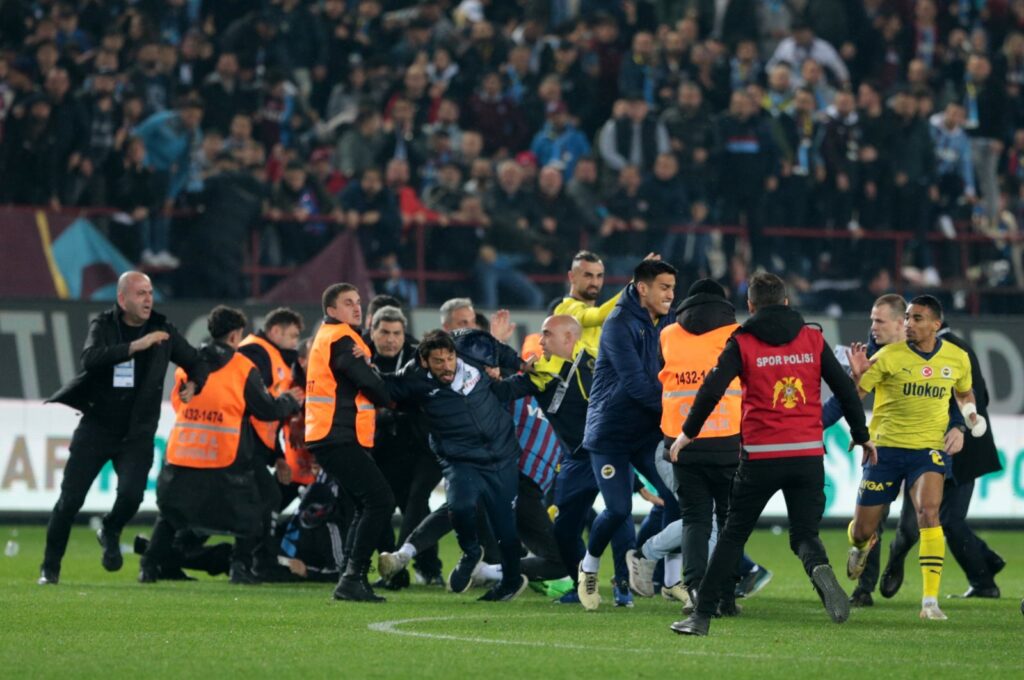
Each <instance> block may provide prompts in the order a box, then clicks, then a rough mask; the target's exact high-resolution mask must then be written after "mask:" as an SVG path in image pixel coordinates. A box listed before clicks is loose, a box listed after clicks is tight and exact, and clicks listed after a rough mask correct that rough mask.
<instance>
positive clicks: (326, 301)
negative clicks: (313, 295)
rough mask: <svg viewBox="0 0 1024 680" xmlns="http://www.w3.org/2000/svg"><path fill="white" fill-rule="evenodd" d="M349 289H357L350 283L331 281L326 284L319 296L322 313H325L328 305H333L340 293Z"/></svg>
mask: <svg viewBox="0 0 1024 680" xmlns="http://www.w3.org/2000/svg"><path fill="white" fill-rule="evenodd" d="M351 290H355V291H358V290H359V289H358V288H356V287H355V286H353V285H352V284H351V283H332V284H331V285H329V286H327V288H326V289H325V290H324V294H323V295H322V296H321V297H320V304H321V305H322V306H323V309H324V314H326V313H327V308H328V307H333V306H334V303H335V301H337V299H338V296H339V295H341V294H342V293H347V292H349V291H351Z"/></svg>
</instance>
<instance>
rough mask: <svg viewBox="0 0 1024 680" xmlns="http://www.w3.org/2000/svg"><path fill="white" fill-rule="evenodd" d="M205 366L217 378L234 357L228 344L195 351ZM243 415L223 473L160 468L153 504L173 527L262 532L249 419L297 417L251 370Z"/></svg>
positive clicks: (286, 398)
mask: <svg viewBox="0 0 1024 680" xmlns="http://www.w3.org/2000/svg"><path fill="white" fill-rule="evenodd" d="M199 353H200V355H201V356H202V359H203V362H204V363H205V365H207V366H209V367H210V369H211V371H212V372H213V373H214V374H216V372H217V371H219V370H220V369H222V368H223V367H224V366H225V365H227V363H228V362H229V361H230V360H231V358H232V357H233V356H234V355H235V350H233V349H232V348H231V347H228V346H227V345H223V344H220V343H214V344H211V345H205V346H203V347H202V348H201V349H200V350H199ZM243 394H244V397H245V413H244V415H243V418H242V432H241V437H240V438H239V441H238V455H237V456H236V457H235V461H234V462H233V463H232V464H231V465H229V466H228V467H226V468H215V469H205V468H202V469H201V468H190V467H183V466H179V465H171V464H168V465H165V466H164V468H163V470H161V471H160V478H159V480H158V482H157V505H158V507H159V508H160V512H161V514H163V515H164V516H166V517H168V518H169V519H170V521H171V522H172V523H173V524H174V525H175V527H176V528H184V527H185V526H187V527H191V528H196V529H206V530H210V531H213V532H218V533H230V534H236V535H243V536H254V535H257V534H258V533H259V531H260V528H261V525H262V524H261V523H262V516H263V502H262V500H261V497H260V493H259V488H258V487H257V485H256V478H255V473H254V469H255V467H256V465H261V464H262V463H263V461H262V460H260V459H259V458H258V457H257V456H256V453H255V451H256V449H255V443H256V442H258V441H259V440H258V439H257V437H256V433H255V432H253V429H252V423H250V422H249V416H250V415H251V416H255V417H256V418H257V419H258V420H267V421H273V420H284V419H285V418H287V417H288V416H290V415H291V414H293V413H296V412H298V410H299V404H298V402H296V401H295V399H294V398H293V397H292V395H291V394H288V393H285V394H282V395H281V396H280V397H277V398H274V397H272V396H271V395H270V393H269V392H267V388H266V387H265V386H264V384H263V378H261V377H260V374H259V371H258V370H257V369H256V368H253V369H252V370H250V371H249V375H248V376H247V377H246V381H245V391H244V392H243Z"/></svg>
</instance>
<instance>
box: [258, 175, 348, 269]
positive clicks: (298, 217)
mask: <svg viewBox="0 0 1024 680" xmlns="http://www.w3.org/2000/svg"><path fill="white" fill-rule="evenodd" d="M270 205H271V210H270V215H269V216H270V218H271V219H272V220H275V223H276V231H277V234H278V240H279V243H280V248H281V255H282V262H281V263H282V264H285V265H298V264H302V263H304V262H306V261H307V260H308V259H309V258H311V257H313V256H314V255H316V254H317V253H319V252H320V251H321V250H323V248H324V247H325V246H326V245H327V244H328V243H329V242H330V240H331V237H332V236H333V234H334V229H333V228H332V226H331V225H330V224H329V223H327V222H318V221H315V220H313V219H312V218H314V217H316V216H318V215H324V216H329V217H330V218H332V219H335V220H340V219H341V218H342V213H341V210H340V209H339V208H338V206H337V205H336V204H335V202H334V201H333V200H332V199H331V197H330V196H329V195H328V194H327V192H326V191H325V190H324V188H323V186H322V185H321V184H320V183H319V182H318V181H316V179H314V178H313V177H310V176H309V173H307V172H306V166H305V165H303V164H302V163H299V162H298V161H292V162H291V163H289V164H288V167H287V168H286V169H285V171H284V179H283V181H282V182H281V183H280V184H279V185H278V186H277V188H276V189H275V190H274V193H273V194H272V196H271V198H270Z"/></svg>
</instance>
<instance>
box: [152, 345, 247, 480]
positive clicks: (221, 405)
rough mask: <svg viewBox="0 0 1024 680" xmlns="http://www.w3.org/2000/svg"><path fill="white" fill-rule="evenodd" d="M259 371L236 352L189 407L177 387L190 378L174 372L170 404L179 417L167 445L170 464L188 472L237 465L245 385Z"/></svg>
mask: <svg viewBox="0 0 1024 680" xmlns="http://www.w3.org/2000/svg"><path fill="white" fill-rule="evenodd" d="M254 368H256V367H255V366H254V365H253V363H252V362H251V361H249V359H247V358H246V357H245V356H243V355H242V354H239V353H238V352H235V355H234V356H233V357H231V360H230V361H228V363H226V364H224V366H223V367H221V368H219V369H217V370H216V371H214V372H213V373H210V377H209V378H208V379H207V380H206V385H204V386H203V391H202V392H201V393H200V394H197V395H196V396H194V397H193V398H192V399H191V401H189V402H188V403H187V404H185V403H183V402H182V401H181V397H179V396H178V389H177V386H178V385H180V384H181V383H183V382H185V381H186V380H187V379H188V378H187V377H186V376H185V371H183V370H182V369H180V368H179V369H177V370H176V371H175V372H174V384H175V389H174V390H172V392H171V404H172V405H173V406H174V412H175V413H176V414H177V417H176V418H175V421H174V427H173V428H171V435H170V437H169V438H168V441H167V462H168V463H171V464H173V465H180V466H181V467H189V468H226V467H228V466H229V465H231V464H232V463H234V462H235V458H236V457H237V456H238V445H239V442H240V441H241V438H242V424H243V422H242V421H243V416H244V415H245V381H246V379H247V378H248V377H249V373H250V372H251V371H252V370H253V369H254Z"/></svg>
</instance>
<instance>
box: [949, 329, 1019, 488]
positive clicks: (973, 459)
mask: <svg viewBox="0 0 1024 680" xmlns="http://www.w3.org/2000/svg"><path fill="white" fill-rule="evenodd" d="M939 337H941V338H942V339H943V340H945V341H946V342H948V343H950V344H953V345H956V346H957V347H959V348H960V349H962V350H963V351H965V352H967V357H968V358H969V359H970V360H971V382H972V384H973V389H974V400H975V401H976V402H977V404H978V415H980V416H982V417H984V418H985V419H986V420H988V385H986V384H985V376H983V375H982V374H981V365H980V364H978V355H977V354H975V353H974V350H973V349H971V348H970V346H969V345H968V344H967V342H965V341H964V340H963V338H960V337H959V336H957V335H955V334H954V333H953V332H952V331H951V330H949V328H948V327H945V328H943V329H942V330H940V331H939ZM1002 469H1003V464H1002V463H1001V462H999V453H998V452H997V451H996V442H995V439H994V438H993V437H992V423H991V422H989V425H988V430H987V431H986V432H985V434H984V435H983V436H981V437H973V436H971V433H970V431H967V432H965V433H964V448H963V449H962V450H961V451H960V453H958V454H956V455H955V456H953V478H954V479H956V481H957V482H959V483H961V484H964V483H966V482H971V481H974V480H975V479H977V478H978V477H983V476H985V475H987V474H989V473H990V472H997V471H999V470H1002Z"/></svg>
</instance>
